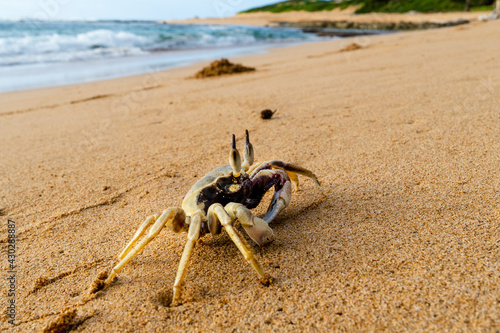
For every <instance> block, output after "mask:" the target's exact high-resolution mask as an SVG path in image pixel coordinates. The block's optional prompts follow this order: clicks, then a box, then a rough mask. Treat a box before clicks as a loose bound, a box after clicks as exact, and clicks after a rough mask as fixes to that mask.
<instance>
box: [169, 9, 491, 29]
mask: <svg viewBox="0 0 500 333" xmlns="http://www.w3.org/2000/svg"><path fill="white" fill-rule="evenodd" d="M490 14H491V11H489V12H449V13H416V14H412V13H406V14H393V13H391V14H389V13H369V14H356V15H355V14H354V8H347V9H345V10H338V9H337V10H331V11H321V12H307V11H293V12H284V13H269V12H260V13H243V14H238V15H235V16H231V17H223V18H204V19H190V20H182V21H176V20H170V21H165V22H166V23H189V24H193V23H199V24H205V23H206V24H246V25H269V26H275V25H278V24H279V22H302V21H305V22H307V21H344V20H345V21H351V22H401V21H404V22H413V23H421V22H446V21H455V20H459V19H465V20H471V21H477V19H478V17H479V16H480V15H490Z"/></svg>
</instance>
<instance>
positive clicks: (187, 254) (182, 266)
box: [171, 211, 203, 306]
mask: <svg viewBox="0 0 500 333" xmlns="http://www.w3.org/2000/svg"><path fill="white" fill-rule="evenodd" d="M202 216H203V213H201V212H200V211H197V212H196V213H194V214H193V216H192V217H191V224H190V225H189V231H188V237H187V238H188V239H187V242H186V245H185V246H184V251H183V252H182V257H181V261H180V263H179V268H178V269H177V275H176V277H175V282H174V296H173V299H172V304H171V305H172V306H176V305H178V304H179V303H180V298H181V291H182V286H183V285H184V278H185V277H186V271H187V265H188V263H189V259H190V258H191V255H192V254H193V249H194V246H195V245H196V241H197V240H198V238H200V229H201V222H202Z"/></svg>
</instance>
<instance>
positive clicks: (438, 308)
mask: <svg viewBox="0 0 500 333" xmlns="http://www.w3.org/2000/svg"><path fill="white" fill-rule="evenodd" d="M499 29H500V21H492V22H486V23H483V22H473V23H471V24H468V25H463V26H458V27H450V28H442V29H436V30H433V31H412V32H402V33H398V34H384V35H377V36H367V37H362V38H354V39H346V40H330V41H322V42H318V43H309V44H306V45H296V46H291V47H287V48H274V49H272V50H271V52H269V53H266V54H259V55H252V56H245V57H238V58H234V59H231V61H233V62H237V63H242V64H243V65H245V66H250V67H255V68H256V69H257V70H256V71H255V72H251V73H248V74H238V75H231V76H223V77H218V78H210V79H203V80H196V79H192V78H190V77H191V76H192V75H194V74H195V73H196V71H198V70H199V69H200V68H201V67H203V66H204V65H205V64H207V63H208V61H206V62H201V63H196V64H194V65H189V66H186V67H182V68H175V69H171V70H167V71H161V72H157V73H150V74H143V75H137V76H129V77H125V78H120V79H112V80H106V81H99V82H92V83H84V84H75V85H67V86H63V87H56V88H43V89H36V90H30V91H21V92H12V93H4V94H1V95H0V97H1V98H2V113H0V118H1V119H2V121H1V122H0V132H1V133H2V140H0V151H2V159H1V161H0V170H2V174H1V175H0V182H1V185H2V186H0V212H1V215H2V217H3V218H4V219H5V220H7V219H9V220H11V221H15V225H16V233H17V237H18V242H17V243H16V255H17V256H18V257H17V259H16V260H17V261H16V264H18V265H19V269H18V275H17V280H16V283H17V285H16V288H17V289H16V300H15V301H16V305H17V312H16V319H15V322H16V325H17V326H11V324H9V323H8V321H7V320H8V319H9V318H7V317H6V316H4V317H3V318H2V320H1V321H0V329H2V330H8V331H10V330H13V331H18V332H32V331H43V330H44V329H45V328H48V327H52V328H53V327H55V326H54V325H56V328H55V329H62V328H64V326H63V325H66V327H68V326H70V327H74V328H76V327H77V329H78V330H85V331H91V332H93V331H109V332H113V331H131V330H132V331H141V330H146V331H184V332H185V331H200V330H205V331H231V330H236V331H252V332H254V331H280V332H297V331H310V330H319V331H383V330H390V331H404V330H410V331H412V332H426V331H443V330H448V331H491V330H494V329H495V328H496V327H497V326H498V315H497V314H498V313H499V311H500V308H499V307H500V304H499V303H498V297H499V295H500V294H499V290H498V286H499V285H500V276H499V275H498V271H499V261H498V256H499V255H500V253H499V251H498V237H497V235H498V232H497V231H498V226H499V221H500V210H499V207H500V195H499V193H500V192H499V189H500V187H499V186H500V183H498V153H497V152H498V151H500V146H499V143H500V118H499V117H498V105H499V104H500V100H499V94H498V91H499V86H498V82H497V81H496V80H495V78H498V77H500V68H499V66H498V60H499V57H498V55H499V54H500V45H499V43H497V38H496V36H497V35H498V34H497V31H499ZM353 41H354V42H356V43H358V44H359V46H360V47H359V48H357V49H353V50H351V51H346V52H341V50H342V49H344V47H346V46H348V44H350V43H352V42H353ZM263 109H272V110H274V109H277V110H278V111H277V113H276V114H275V116H273V118H272V119H270V120H263V119H261V118H260V116H259V114H260V111H261V110H263ZM245 129H248V130H249V131H250V138H251V142H252V144H253V147H254V149H255V158H256V161H269V160H274V159H279V160H284V161H287V162H290V163H294V164H297V165H300V166H303V167H305V168H307V169H310V170H312V171H313V172H314V173H315V174H316V175H317V176H318V179H319V180H320V182H321V184H322V191H319V190H318V189H317V187H316V186H315V185H314V184H313V182H312V181H310V180H308V179H306V178H301V179H300V187H299V189H298V190H297V191H294V192H293V194H292V200H291V202H290V205H289V206H288V207H287V208H286V209H285V210H284V211H283V212H282V213H281V214H280V215H279V217H278V218H277V219H276V220H275V221H273V223H272V224H271V225H270V227H271V228H272V229H273V230H274V234H275V240H274V241H273V242H272V243H270V244H269V245H266V246H263V247H259V246H257V245H255V244H253V243H251V241H250V240H248V243H249V247H250V248H251V249H252V250H253V252H254V253H255V258H256V259H257V260H258V261H259V262H260V263H261V265H262V267H263V269H264V271H265V272H266V273H268V274H270V275H271V276H272V277H273V278H274V279H275V280H274V282H273V283H272V284H271V285H270V286H268V287H264V286H262V285H261V284H260V283H259V281H258V278H257V276H256V275H255V274H254V272H253V271H252V268H251V267H250V266H249V265H248V264H247V263H246V262H245V261H244V260H243V258H242V256H241V254H240V252H239V251H238V249H237V248H236V247H235V246H234V244H233V243H232V242H231V240H230V239H229V237H228V236H227V234H226V233H224V232H223V233H222V234H221V235H218V236H211V235H207V236H205V237H203V238H202V240H201V241H200V242H199V243H198V244H197V246H196V247H195V249H194V253H193V257H192V260H191V261H190V264H189V268H188V271H187V275H186V284H185V286H184V294H183V299H182V300H183V302H184V303H183V304H182V305H181V306H179V307H173V308H172V307H168V304H167V303H168V297H167V296H166V295H168V292H169V290H171V287H172V285H173V283H174V280H175V274H176V271H177V266H178V264H179V260H180V258H181V256H182V252H183V246H184V244H185V242H186V234H184V233H181V234H175V233H173V232H170V231H168V230H166V229H165V230H163V231H161V232H160V234H159V235H158V237H156V238H155V239H154V240H153V241H152V242H151V243H150V244H149V245H148V246H147V247H146V248H145V249H144V250H143V251H142V252H141V254H140V255H138V256H137V257H136V258H134V259H133V260H132V261H131V262H130V263H129V264H128V265H127V266H126V267H125V268H124V269H123V270H122V271H121V272H120V274H119V275H118V280H117V281H116V282H115V283H113V284H112V285H110V286H108V287H107V288H106V289H104V290H102V291H100V292H98V293H97V294H93V295H91V296H90V297H89V294H88V290H89V288H90V287H91V286H92V285H93V283H94V282H95V281H96V277H98V276H100V275H101V273H102V272H109V271H110V270H111V268H112V267H113V266H114V265H115V264H116V255H117V254H118V253H120V251H121V250H122V249H123V247H124V246H126V244H127V242H128V241H129V239H130V238H131V237H132V235H133V234H134V232H135V231H136V230H137V228H138V226H139V225H140V224H141V223H142V222H143V221H144V219H145V218H146V217H147V216H150V215H152V214H156V213H158V212H161V211H163V210H164V209H166V208H167V207H179V206H180V205H181V202H182V198H183V197H184V195H185V193H187V192H188V191H189V189H190V188H191V186H192V185H193V184H194V183H195V182H196V181H197V180H199V179H200V178H201V177H202V176H203V175H205V174H206V173H207V172H209V171H210V170H212V169H214V168H216V167H219V166H221V165H225V164H227V163H228V162H227V157H228V153H229V152H230V149H231V135H232V134H233V133H234V134H236V140H237V147H238V148H239V149H240V152H242V149H243V143H244V140H245ZM267 200H268V201H266V203H269V202H270V201H271V197H269V198H267ZM266 208H267V207H266V205H263V207H259V208H257V210H256V214H258V215H259V214H264V213H265V211H266ZM1 231H2V238H3V237H6V235H7V223H6V224H5V225H4V226H3V227H2V229H1ZM242 234H243V235H244V231H242ZM57 323H59V324H60V325H59V326H57ZM61 323H62V324H61Z"/></svg>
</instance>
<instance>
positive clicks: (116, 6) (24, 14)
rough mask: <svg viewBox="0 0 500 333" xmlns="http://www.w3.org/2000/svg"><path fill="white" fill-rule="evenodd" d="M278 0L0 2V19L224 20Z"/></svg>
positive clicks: (66, 0) (39, 0) (51, 0)
mask: <svg viewBox="0 0 500 333" xmlns="http://www.w3.org/2000/svg"><path fill="white" fill-rule="evenodd" d="M275 2H279V0H274V1H273V0H271V1H269V0H267V1H266V0H15V1H13V0H0V19H9V20H17V19H21V18H23V19H51V20H72V19H78V20H96V19H98V20H105V19H120V20H170V19H185V18H194V17H200V18H204V17H225V16H232V15H234V14H236V13H237V12H239V11H242V10H245V9H248V8H253V7H259V6H263V5H267V4H270V3H275Z"/></svg>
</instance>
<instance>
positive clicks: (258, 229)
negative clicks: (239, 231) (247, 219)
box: [243, 216, 274, 246]
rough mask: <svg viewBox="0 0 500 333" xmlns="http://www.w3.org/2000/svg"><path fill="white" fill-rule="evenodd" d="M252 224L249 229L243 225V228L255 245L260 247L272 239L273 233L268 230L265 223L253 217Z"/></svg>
mask: <svg viewBox="0 0 500 333" xmlns="http://www.w3.org/2000/svg"><path fill="white" fill-rule="evenodd" d="M253 223H254V225H253V226H251V227H249V226H245V225H243V228H244V229H245V231H246V233H247V234H248V236H250V238H251V239H252V240H253V241H254V242H255V243H257V244H258V245H259V246H262V245H264V244H267V243H269V242H271V241H272V240H273V239H274V232H273V230H272V229H271V228H269V225H268V224H267V222H266V221H264V220H263V219H261V218H258V217H257V216H253Z"/></svg>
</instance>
